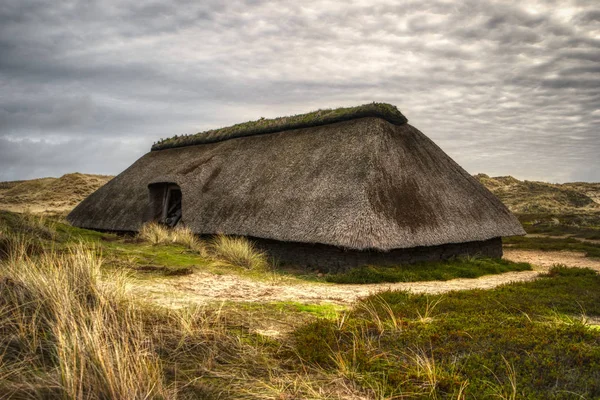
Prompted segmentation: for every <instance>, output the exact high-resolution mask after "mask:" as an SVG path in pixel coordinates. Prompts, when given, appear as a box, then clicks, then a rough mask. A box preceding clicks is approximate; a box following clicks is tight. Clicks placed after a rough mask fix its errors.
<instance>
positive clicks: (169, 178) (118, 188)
mask: <svg viewBox="0 0 600 400" xmlns="http://www.w3.org/2000/svg"><path fill="white" fill-rule="evenodd" d="M159 182H173V183H176V184H177V185H179V186H180V187H181V191H182V194H183V201H182V204H183V218H182V220H183V221H184V223H185V224H186V225H187V226H188V227H190V228H191V229H192V230H193V231H194V232H195V233H198V234H216V233H224V234H230V235H243V236H251V237H256V238H264V239H275V240H279V241H289V242H303V243H321V244H328V245H334V246H340V247H345V248H351V249H377V250H390V249H395V248H410V247H415V246H435V245H441V244H446V243H464V242H472V241H483V240H488V239H491V238H497V237H501V236H510V235H522V234H524V231H523V229H522V227H521V225H520V224H519V222H518V221H517V219H516V218H515V217H514V216H513V215H512V214H511V213H510V212H509V211H508V209H507V208H506V207H505V206H504V205H503V204H502V203H501V202H500V201H499V200H498V199H497V198H496V197H495V196H494V195H493V194H491V193H490V192H489V191H488V190H487V189H485V187H483V186H482V185H481V184H480V183H479V182H478V181H477V180H475V179H474V178H473V177H471V175H469V174H468V173H467V172H466V171H464V170H463V169H462V168H461V167H460V166H459V165H458V164H456V163H455V162H454V161H453V160H452V159H451V158H450V157H448V156H447V155H446V154H445V153H444V152H443V151H442V150H441V149H440V148H439V147H437V146H436V145H435V144H434V143H433V142H432V141H431V140H429V139H428V138H427V137H426V136H425V135H423V134H422V133H421V132H419V131H418V130H417V129H415V128H414V127H412V126H410V125H408V124H406V123H405V124H402V125H396V124H392V123H390V122H388V121H386V120H384V119H381V118H375V117H367V118H358V119H353V120H349V121H344V122H337V123H333V124H328V125H321V126H315V127H310V128H302V129H296V130H289V131H284V132H278V133H271V134H263V135H252V136H245V137H237V138H231V139H228V140H222V141H219V142H214V143H208V144H202V145H196V146H187V147H180V148H173V149H167V150H161V151H152V152H150V153H148V154H146V155H144V156H143V157H142V158H140V159H139V160H138V161H136V162H135V163H134V164H133V165H132V166H131V167H129V168H128V169H127V170H125V171H124V172H123V173H121V174H120V175H119V176H117V177H115V178H114V179H113V180H112V181H110V182H109V183H108V184H106V186H104V187H102V188H101V189H100V190H98V191H97V192H95V193H94V194H92V195H91V196H89V197H88V198H87V199H86V200H84V201H83V202H82V203H81V204H80V205H79V206H78V207H77V208H75V210H73V212H72V213H71V214H70V215H69V216H68V219H69V221H70V222H71V223H72V224H74V225H76V226H80V227H85V228H93V229H100V230H111V231H137V230H138V229H139V228H140V226H141V225H142V223H143V222H144V221H145V220H147V219H148V218H149V216H148V215H149V214H148V207H149V189H148V185H150V184H154V183H159Z"/></svg>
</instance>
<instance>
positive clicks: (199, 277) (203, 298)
mask: <svg viewBox="0 0 600 400" xmlns="http://www.w3.org/2000/svg"><path fill="white" fill-rule="evenodd" d="M504 253H505V254H504V257H505V258H506V259H509V260H512V261H517V262H521V261H525V262H529V263H531V264H533V265H534V271H523V272H508V273H505V274H500V275H487V276H482V277H480V278H477V279H453V280H450V281H445V282H440V281H431V282H409V283H384V284H366V285H342V284H330V283H297V282H293V283H290V282H289V281H286V280H277V279H274V280H273V281H271V282H268V281H257V280H252V279H249V278H244V277H240V276H236V275H215V274H210V273H204V272H198V273H194V274H193V275H188V276H181V277H173V278H161V279H155V280H152V281H144V282H140V283H139V284H134V285H133V287H132V290H133V292H134V293H136V294H138V295H139V296H140V297H142V298H144V299H146V300H151V301H153V302H156V303H158V304H161V305H164V306H168V307H173V308H179V307H183V306H186V305H189V304H207V303H211V302H215V301H216V302H221V301H226V300H227V301H247V302H272V301H295V302H300V303H312V304H319V303H332V304H339V305H350V304H351V303H353V302H354V301H355V300H357V299H358V298H360V297H365V296H368V295H370V294H374V293H377V292H380V291H384V290H408V291H411V292H415V293H432V294H433V293H444V292H449V291H452V290H467V289H490V288H494V287H496V286H498V285H502V284H505V283H509V282H517V281H529V280H532V279H535V278H536V277H537V276H538V275H539V274H540V273H543V272H545V271H547V270H548V269H549V268H550V267H551V266H552V265H553V264H557V263H560V264H565V265H568V266H573V267H588V268H593V269H595V270H597V271H600V260H593V259H589V258H586V257H584V255H583V254H581V253H575V252H541V251H529V250H510V249H506V250H505V252H504Z"/></svg>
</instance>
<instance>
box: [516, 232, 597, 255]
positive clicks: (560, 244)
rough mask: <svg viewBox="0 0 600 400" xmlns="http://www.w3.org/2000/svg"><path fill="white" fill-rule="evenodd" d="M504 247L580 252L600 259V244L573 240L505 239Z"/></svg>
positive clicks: (543, 238)
mask: <svg viewBox="0 0 600 400" xmlns="http://www.w3.org/2000/svg"><path fill="white" fill-rule="evenodd" d="M504 245H507V246H509V247H510V248H511V249H525V250H542V251H563V250H567V251H578V252H582V253H585V255H586V257H600V244H596V243H588V242H582V241H580V240H577V239H573V238H550V237H525V236H514V237H510V238H504Z"/></svg>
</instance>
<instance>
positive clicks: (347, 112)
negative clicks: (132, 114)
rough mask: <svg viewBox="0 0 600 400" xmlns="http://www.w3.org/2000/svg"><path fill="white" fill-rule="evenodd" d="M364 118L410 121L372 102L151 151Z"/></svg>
mask: <svg viewBox="0 0 600 400" xmlns="http://www.w3.org/2000/svg"><path fill="white" fill-rule="evenodd" d="M365 117H377V118H382V119H384V120H386V121H388V122H391V123H392V124H396V125H403V124H405V123H407V122H408V120H407V119H406V117H405V116H404V115H402V113H401V112H400V111H399V110H398V109H397V108H396V106H393V105H391V104H387V103H369V104H363V105H362V106H357V107H347V108H335V109H327V110H317V111H313V112H310V113H307V114H298V115H292V116H288V117H280V118H274V119H265V118H261V119H259V120H256V121H250V122H244V123H242V124H236V125H233V126H228V127H226V128H220V129H212V130H209V131H205V132H200V133H196V134H193V135H184V136H173V137H171V138H168V139H161V140H159V141H158V142H157V143H155V144H154V145H153V146H152V151H156V150H165V149H172V148H175V147H185V146H194V145H197V144H206V143H214V142H220V141H222V140H227V139H234V138H239V137H244V136H252V135H262V134H265V133H275V132H283V131H288V130H292V129H301V128H310V127H313V126H319V125H328V124H333V123H336V122H342V121H348V120H351V119H357V118H365Z"/></svg>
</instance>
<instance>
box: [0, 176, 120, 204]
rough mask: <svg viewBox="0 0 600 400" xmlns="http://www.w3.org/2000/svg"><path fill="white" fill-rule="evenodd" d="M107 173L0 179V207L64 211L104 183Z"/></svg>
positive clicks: (108, 177) (107, 177) (106, 179)
mask: <svg viewBox="0 0 600 400" xmlns="http://www.w3.org/2000/svg"><path fill="white" fill-rule="evenodd" d="M112 178H113V177H112V176H109V175H87V174H80V173H77V172H76V173H72V174H66V175H63V176H61V177H60V178H40V179H32V180H25V181H11V182H0V209H4V210H9V211H18V212H22V211H31V212H36V213H37V212H55V213H60V212H66V211H69V210H71V209H72V208H73V207H75V206H76V205H77V204H79V202H80V201H81V200H83V199H85V198H86V197H87V196H89V195H90V194H91V193H93V192H94V191H96V190H97V189H98V188H100V187H101V186H103V185H104V184H106V182H108V181H109V180H111V179H112Z"/></svg>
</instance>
